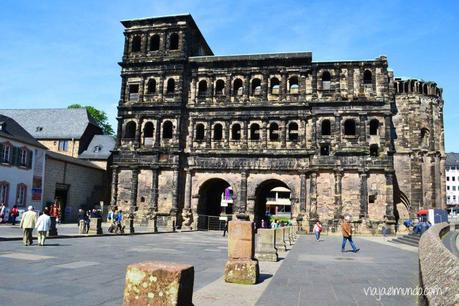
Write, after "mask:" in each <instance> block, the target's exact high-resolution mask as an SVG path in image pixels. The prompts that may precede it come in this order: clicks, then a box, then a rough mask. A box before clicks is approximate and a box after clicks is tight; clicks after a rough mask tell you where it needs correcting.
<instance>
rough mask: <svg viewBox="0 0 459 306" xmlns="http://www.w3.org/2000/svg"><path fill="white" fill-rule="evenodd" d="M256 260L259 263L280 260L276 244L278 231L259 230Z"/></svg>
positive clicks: (269, 229)
mask: <svg viewBox="0 0 459 306" xmlns="http://www.w3.org/2000/svg"><path fill="white" fill-rule="evenodd" d="M257 232H258V234H257V239H256V243H257V245H256V248H255V258H256V259H258V260H259V261H273V262H276V261H278V260H279V257H278V255H277V249H276V247H275V242H276V230H275V229H271V228H259V229H258V230H257Z"/></svg>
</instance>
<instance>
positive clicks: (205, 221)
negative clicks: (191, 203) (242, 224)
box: [198, 215, 232, 231]
mask: <svg viewBox="0 0 459 306" xmlns="http://www.w3.org/2000/svg"><path fill="white" fill-rule="evenodd" d="M225 217H227V218H228V220H227V221H231V218H232V216H231V215H229V216H225ZM227 221H226V220H221V219H220V216H208V215H198V230H200V231H223V230H224V228H225V226H226V223H227Z"/></svg>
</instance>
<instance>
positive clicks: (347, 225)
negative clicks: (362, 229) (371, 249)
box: [341, 216, 360, 253]
mask: <svg viewBox="0 0 459 306" xmlns="http://www.w3.org/2000/svg"><path fill="white" fill-rule="evenodd" d="M350 220H351V218H350V217H349V216H346V217H345V218H344V221H343V223H342V224H341V232H342V233H343V243H342V244H341V252H344V250H345V248H346V242H347V241H348V240H349V243H350V244H351V247H352V251H353V252H354V253H357V252H358V251H360V249H358V248H357V247H356V246H355V244H354V242H353V241H352V227H351V222H350Z"/></svg>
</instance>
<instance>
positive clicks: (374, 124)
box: [370, 119, 379, 135]
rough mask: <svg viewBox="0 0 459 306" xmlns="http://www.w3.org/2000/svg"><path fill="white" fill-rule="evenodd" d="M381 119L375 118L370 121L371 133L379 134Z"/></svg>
mask: <svg viewBox="0 0 459 306" xmlns="http://www.w3.org/2000/svg"><path fill="white" fill-rule="evenodd" d="M378 130H379V121H378V120H376V119H373V120H371V121H370V135H378Z"/></svg>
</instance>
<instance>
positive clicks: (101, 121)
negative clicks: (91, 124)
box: [67, 104, 114, 135]
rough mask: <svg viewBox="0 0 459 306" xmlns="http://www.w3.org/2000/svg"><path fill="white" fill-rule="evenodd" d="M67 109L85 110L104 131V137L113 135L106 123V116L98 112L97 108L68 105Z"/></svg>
mask: <svg viewBox="0 0 459 306" xmlns="http://www.w3.org/2000/svg"><path fill="white" fill-rule="evenodd" d="M67 108H86V110H87V111H88V113H89V114H90V115H91V117H93V118H94V119H95V120H96V121H97V123H98V124H99V126H100V127H101V128H102V130H103V131H104V134H106V135H113V134H114V132H113V128H112V126H111V125H110V123H108V117H107V114H106V113H105V112H104V111H101V110H98V109H97V108H95V107H93V106H90V105H86V106H84V105H81V104H72V105H69V106H68V107H67Z"/></svg>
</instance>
